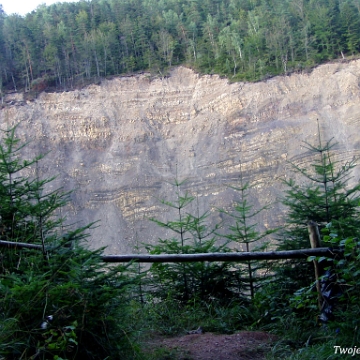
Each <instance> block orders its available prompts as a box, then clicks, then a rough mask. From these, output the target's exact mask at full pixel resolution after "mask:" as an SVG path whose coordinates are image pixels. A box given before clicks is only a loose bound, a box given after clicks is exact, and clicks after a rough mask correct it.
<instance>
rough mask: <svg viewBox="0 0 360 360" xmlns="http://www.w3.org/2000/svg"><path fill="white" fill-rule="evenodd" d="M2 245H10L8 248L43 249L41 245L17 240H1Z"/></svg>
mask: <svg viewBox="0 0 360 360" xmlns="http://www.w3.org/2000/svg"><path fill="white" fill-rule="evenodd" d="M0 246H3V247H8V248H12V249H14V248H19V249H23V248H25V249H35V250H42V246H41V245H36V244H28V243H22V242H16V241H5V240H0Z"/></svg>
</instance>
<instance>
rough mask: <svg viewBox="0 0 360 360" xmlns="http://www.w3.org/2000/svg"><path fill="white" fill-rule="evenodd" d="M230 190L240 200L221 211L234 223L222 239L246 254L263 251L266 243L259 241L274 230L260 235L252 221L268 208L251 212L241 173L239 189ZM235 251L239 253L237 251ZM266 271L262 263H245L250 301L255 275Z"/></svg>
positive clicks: (255, 280) (251, 207) (252, 297)
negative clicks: (237, 246)
mask: <svg viewBox="0 0 360 360" xmlns="http://www.w3.org/2000/svg"><path fill="white" fill-rule="evenodd" d="M231 188H232V189H234V190H236V191H238V192H239V193H240V200H239V201H237V202H236V203H235V204H234V206H233V211H231V212H229V211H225V210H221V212H222V213H224V214H226V215H228V216H230V217H231V218H232V220H233V222H234V224H233V225H230V226H229V228H228V231H229V232H228V233H227V234H226V235H224V237H225V238H226V239H228V240H230V241H231V242H233V243H236V244H238V245H240V246H241V245H245V251H247V252H250V251H261V250H264V249H265V248H266V247H267V245H268V243H267V242H266V241H263V242H262V243H261V240H265V238H266V237H267V236H268V235H270V234H272V233H274V232H275V231H276V229H274V230H266V231H265V232H262V233H260V232H258V231H257V227H258V224H257V223H255V222H252V219H254V217H255V216H257V215H258V214H259V213H260V212H262V211H264V210H266V209H267V208H268V207H267V206H264V207H262V208H260V209H259V210H253V206H252V205H249V203H248V200H247V197H248V191H249V188H250V185H249V183H245V184H244V183H243V176H242V172H241V174H240V187H235V186H231ZM235 250H236V251H239V249H235ZM241 250H242V249H241ZM242 268H243V267H242ZM267 270H268V269H266V264H265V266H264V263H262V264H260V263H259V262H256V261H247V266H246V272H247V274H248V283H249V289H250V296H251V299H254V295H255V289H256V282H257V281H258V279H257V278H256V273H262V274H263V275H264V274H266V273H267ZM263 279H264V277H263Z"/></svg>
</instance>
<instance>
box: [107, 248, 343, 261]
mask: <svg viewBox="0 0 360 360" xmlns="http://www.w3.org/2000/svg"><path fill="white" fill-rule="evenodd" d="M340 253H341V252H340V251H339V250H332V249H329V248H317V249H303V250H288V251H269V252H260V251H254V252H231V253H201V254H160V255H145V254H128V255H103V256H102V260H103V261H105V262H113V263H120V262H130V261H137V262H143V263H160V262H193V261H248V260H278V259H304V258H307V257H308V256H326V257H334V256H335V255H336V254H340Z"/></svg>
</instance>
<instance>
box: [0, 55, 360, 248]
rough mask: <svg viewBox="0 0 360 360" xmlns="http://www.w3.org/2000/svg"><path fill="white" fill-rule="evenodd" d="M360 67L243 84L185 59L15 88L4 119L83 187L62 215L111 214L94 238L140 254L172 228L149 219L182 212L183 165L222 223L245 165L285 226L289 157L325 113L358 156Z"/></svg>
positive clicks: (297, 154) (343, 155)
mask: <svg viewBox="0 0 360 360" xmlns="http://www.w3.org/2000/svg"><path fill="white" fill-rule="evenodd" d="M359 76H360V61H359V60H356V61H352V62H350V63H341V62H339V63H331V64H326V65H322V66H319V67H318V68H316V69H314V70H313V71H312V72H311V73H307V74H292V75H290V76H281V77H275V78H272V79H269V80H267V81H264V82H258V83H233V84H229V82H228V81H227V80H226V79H221V78H220V77H219V76H210V75H206V76H200V75H198V74H196V73H194V72H193V71H192V70H190V69H187V68H184V67H178V68H174V69H173V70H172V71H171V74H170V76H169V77H166V78H153V77H151V76H150V75H147V74H141V75H134V76H128V77H119V78H115V79H112V80H104V81H103V82H102V83H101V85H91V86H88V87H87V88H84V89H81V90H74V91H69V92H63V93H41V94H40V95H39V96H38V97H37V98H36V99H34V100H33V101H25V100H24V96H23V94H16V93H15V94H8V95H7V96H6V98H5V102H6V104H7V105H6V106H5V107H3V109H2V110H1V112H0V121H1V127H2V128H6V127H8V126H10V125H12V124H17V123H19V122H20V126H19V130H18V134H19V137H22V138H23V139H24V140H32V141H31V143H30V145H29V146H28V147H26V149H25V152H26V153H25V156H28V157H32V156H34V155H37V154H40V153H46V152H48V151H50V154H49V155H47V157H46V158H45V159H44V160H43V161H42V163H41V173H42V175H43V176H47V177H48V176H53V175H57V176H58V177H57V179H56V181H55V182H54V183H53V184H52V187H53V188H55V187H59V186H62V187H64V189H66V190H71V189H73V190H75V191H74V193H73V194H72V201H71V204H70V205H69V206H68V207H67V208H66V210H65V212H66V213H65V214H63V215H66V217H67V218H68V221H69V222H77V223H78V224H79V225H84V224H86V223H89V222H92V221H96V220H100V222H99V224H98V225H99V227H97V228H96V229H94V230H93V231H92V232H91V237H90V245H91V246H92V247H99V246H107V249H106V251H105V252H106V253H108V254H110V253H111V254H116V253H119V254H120V253H132V252H134V246H135V244H136V243H155V242H156V240H157V239H158V237H162V238H165V237H167V236H170V234H169V233H166V231H164V229H160V228H158V227H157V226H156V225H155V224H153V223H151V222H150V221H149V220H148V218H149V217H156V218H159V219H161V220H166V219H175V218H176V211H169V209H168V208H166V207H165V206H164V205H162V204H161V203H160V201H159V199H163V198H166V199H168V200H173V199H174V198H175V191H174V190H173V188H172V187H171V186H170V185H169V182H171V181H172V180H173V179H174V178H175V177H176V175H177V177H178V179H180V180H182V179H188V180H187V182H186V183H185V184H184V185H183V186H182V187H181V190H182V191H189V193H190V194H192V195H194V196H196V197H197V201H195V202H194V203H193V205H192V208H191V209H190V208H189V211H193V212H197V211H199V212H200V213H202V212H205V211H207V210H209V211H210V213H211V216H210V217H209V221H210V222H213V223H214V222H217V221H220V220H221V216H220V215H219V214H218V212H217V210H216V209H217V208H225V209H230V208H231V205H232V203H233V201H235V200H236V199H237V198H238V194H237V193H236V192H235V191H234V190H232V189H231V188H229V186H236V185H237V184H239V175H240V167H241V168H242V171H243V174H244V180H245V181H249V182H250V184H251V185H252V186H253V187H252V189H251V192H250V195H251V196H250V198H249V201H251V202H252V203H253V204H254V206H255V208H258V207H260V206H263V205H265V204H268V203H272V204H273V205H272V206H271V210H270V211H266V212H263V213H262V214H261V215H260V216H259V217H258V219H257V221H258V222H259V226H260V229H265V228H271V227H275V226H278V225H281V224H282V223H283V218H284V209H283V208H282V206H281V205H280V204H279V202H278V200H279V198H280V197H281V196H282V194H283V190H284V187H283V185H282V184H281V179H283V178H285V177H294V175H293V173H292V171H291V166H290V165H289V163H288V162H287V161H288V160H290V161H292V162H295V163H296V164H297V165H300V166H306V165H308V164H310V163H311V162H312V161H313V159H312V158H311V156H310V154H309V152H308V151H307V150H306V148H305V147H304V141H307V142H309V143H311V144H316V143H317V139H318V134H317V133H318V125H317V119H319V124H320V128H321V135H322V137H323V139H324V140H327V139H330V138H332V137H334V138H335V140H336V141H337V142H338V145H337V146H336V148H335V155H336V160H339V161H340V162H345V161H347V160H350V159H352V158H353V157H354V156H359V154H360V134H359V122H360V88H359ZM32 171H34V172H35V169H32ZM359 171H360V170H359V169H356V170H355V172H354V177H353V179H352V181H353V182H355V181H358V179H359ZM299 181H300V182H301V181H302V180H301V178H299ZM224 231H225V230H224ZM171 236H172V234H171Z"/></svg>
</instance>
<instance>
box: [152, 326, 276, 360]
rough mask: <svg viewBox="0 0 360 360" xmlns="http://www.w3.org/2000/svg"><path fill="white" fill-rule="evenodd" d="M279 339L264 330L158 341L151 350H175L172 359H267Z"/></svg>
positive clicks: (158, 339) (180, 337) (206, 334)
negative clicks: (272, 345)
mask: <svg viewBox="0 0 360 360" xmlns="http://www.w3.org/2000/svg"><path fill="white" fill-rule="evenodd" d="M276 339H277V338H276V336H274V335H271V334H268V333H265V332H261V331H241V332H238V333H236V334H232V335H218V334H213V333H205V334H192V335H183V336H178V337H172V338H156V339H152V341H151V348H157V349H159V348H163V349H164V350H175V353H176V357H175V358H174V357H172V359H173V360H175V359H176V360H264V359H265V357H266V354H267V353H268V352H269V350H270V348H271V343H272V342H274V341H276Z"/></svg>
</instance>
